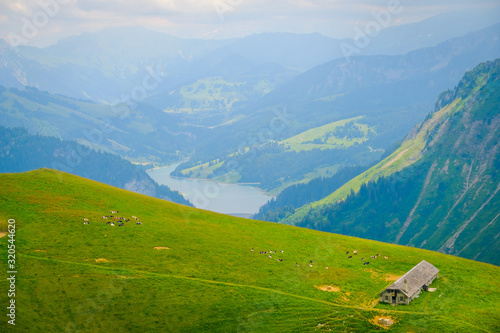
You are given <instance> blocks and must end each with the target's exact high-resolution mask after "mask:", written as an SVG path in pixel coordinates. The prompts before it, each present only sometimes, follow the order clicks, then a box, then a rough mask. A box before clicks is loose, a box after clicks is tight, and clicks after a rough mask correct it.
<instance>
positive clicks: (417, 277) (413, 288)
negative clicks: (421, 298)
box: [380, 260, 439, 304]
mask: <svg viewBox="0 0 500 333" xmlns="http://www.w3.org/2000/svg"><path fill="white" fill-rule="evenodd" d="M438 273H439V269H437V268H436V267H434V266H433V265H432V264H430V263H428V262H427V261H425V260H422V261H421V262H420V263H419V264H418V265H416V266H415V267H413V268H412V269H410V270H409V271H408V272H407V273H406V274H405V275H403V276H402V277H400V278H399V279H398V280H397V281H396V282H394V283H393V284H391V285H390V286H389V287H387V288H386V289H385V290H384V291H382V292H381V293H380V302H384V303H391V304H410V302H411V301H412V300H413V299H414V298H415V297H416V296H417V295H418V294H420V292H421V291H422V290H425V291H427V288H428V287H429V285H430V284H431V283H432V281H434V279H436V278H437V277H438Z"/></svg>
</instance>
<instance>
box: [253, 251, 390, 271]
mask: <svg viewBox="0 0 500 333" xmlns="http://www.w3.org/2000/svg"><path fill="white" fill-rule="evenodd" d="M250 251H251V252H254V250H253V248H252V249H251V250H250ZM280 252H281V253H283V252H284V251H283V250H280ZM352 253H353V254H354V255H355V256H357V255H358V250H354V251H352ZM259 254H266V255H267V254H269V255H268V256H267V257H268V258H269V259H272V258H273V256H272V255H273V254H276V251H273V250H271V251H269V252H268V251H260V252H259ZM345 254H349V251H347V252H346V253H345ZM379 256H380V254H379V253H377V254H376V255H372V256H370V259H377V258H378V257H379ZM347 259H352V255H350V256H349V257H347ZM384 259H386V260H387V259H389V257H387V256H384ZM277 261H280V262H281V261H283V259H281V258H279V259H277ZM361 261H363V265H369V264H370V262H369V261H365V258H361ZM313 264H314V262H313V261H312V260H309V267H313ZM295 266H297V267H299V264H298V263H295ZM325 269H328V266H326V267H325Z"/></svg>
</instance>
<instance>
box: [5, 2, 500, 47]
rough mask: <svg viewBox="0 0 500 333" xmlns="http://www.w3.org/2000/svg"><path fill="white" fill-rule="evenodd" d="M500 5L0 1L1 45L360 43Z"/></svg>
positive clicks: (446, 3)
mask: <svg viewBox="0 0 500 333" xmlns="http://www.w3.org/2000/svg"><path fill="white" fill-rule="evenodd" d="M499 4H500V1H499V0H474V1H470V0H433V1H431V0H418V1H417V0H413V1H412V0H0V38H3V39H6V40H8V41H9V42H11V44H12V41H14V40H16V39H17V40H18V41H20V42H22V44H25V45H34V46H46V45H49V44H53V43H55V42H56V41H57V40H59V39H62V38H64V37H67V36H69V35H75V34H79V33H82V32H85V31H90V32H95V31H98V30H101V29H103V28H106V27H115V26H127V25H138V26H144V27H147V28H149V29H152V30H156V31H161V32H165V33H169V34H171V35H174V36H178V37H185V38H217V39H221V38H233V37H242V36H247V35H250V34H254V33H261V32H295V33H310V32H319V33H321V34H323V35H326V36H331V37H336V38H345V37H348V38H352V37H354V36H353V35H354V30H353V29H354V27H361V28H362V27H364V26H365V24H367V23H368V22H370V21H373V20H374V16H373V15H374V14H373V13H382V12H387V11H388V10H389V9H391V8H392V11H393V13H391V14H390V25H398V24H405V23H412V22H416V21H420V20H422V19H425V18H428V17H430V16H434V15H436V14H439V13H446V12H450V11H457V10H466V11H473V10H484V9H488V8H492V7H495V6H498V5H499Z"/></svg>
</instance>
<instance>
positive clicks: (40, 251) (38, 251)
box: [35, 250, 47, 252]
mask: <svg viewBox="0 0 500 333" xmlns="http://www.w3.org/2000/svg"><path fill="white" fill-rule="evenodd" d="M35 252H47V250H35Z"/></svg>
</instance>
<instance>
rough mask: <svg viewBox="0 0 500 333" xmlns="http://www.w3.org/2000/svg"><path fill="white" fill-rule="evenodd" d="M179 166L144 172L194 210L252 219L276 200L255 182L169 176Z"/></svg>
mask: <svg viewBox="0 0 500 333" xmlns="http://www.w3.org/2000/svg"><path fill="white" fill-rule="evenodd" d="M178 165H179V164H177V163H175V164H170V165H168V166H159V167H154V168H151V169H147V170H146V172H147V174H148V175H149V176H150V177H151V178H152V179H153V180H155V181H156V182H157V183H158V184H160V185H166V186H168V187H169V188H171V189H172V190H175V191H178V192H179V193H181V194H182V195H183V196H184V198H186V199H187V200H189V201H190V202H191V203H192V204H193V206H195V207H196V208H200V209H206V210H210V211H214V212H218V213H222V214H227V215H233V216H239V217H244V218H251V217H252V216H253V215H255V214H257V213H258V212H259V209H260V207H262V206H263V205H265V204H266V203H267V202H268V201H269V200H272V199H273V198H275V196H273V195H270V194H269V193H267V192H266V191H265V190H263V189H261V188H260V187H258V186H256V185H257V184H255V183H224V182H218V181H216V180H212V179H197V178H186V177H178V176H172V175H171V173H172V172H173V171H174V170H175V168H176V167H177V166H178ZM259 185H260V184H259Z"/></svg>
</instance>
